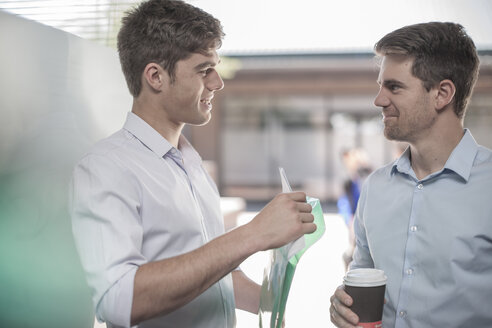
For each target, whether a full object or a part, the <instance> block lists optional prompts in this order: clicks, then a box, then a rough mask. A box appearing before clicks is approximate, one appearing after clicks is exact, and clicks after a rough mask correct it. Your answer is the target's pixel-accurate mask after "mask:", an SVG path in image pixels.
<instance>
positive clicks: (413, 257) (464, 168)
mask: <svg viewBox="0 0 492 328" xmlns="http://www.w3.org/2000/svg"><path fill="white" fill-rule="evenodd" d="M375 50H376V53H377V55H378V56H379V57H380V59H381V67H380V72H379V77H378V83H379V85H380V90H379V93H378V95H377V96H376V99H375V101H374V104H375V105H376V106H378V107H380V108H381V111H382V115H383V122H384V135H385V136H386V138H388V139H390V140H398V141H405V142H408V143H409V147H408V148H407V149H406V151H405V152H404V153H403V154H402V156H401V157H400V158H399V159H397V160H396V161H395V162H394V163H391V164H389V165H387V166H385V167H383V168H381V169H379V170H377V171H375V172H374V173H373V174H372V175H371V176H369V178H368V179H367V180H366V182H365V184H364V186H363V188H362V193H361V196H360V199H359V204H358V208H357V212H356V216H355V224H354V229H355V235H356V249H355V253H354V257H353V261H352V263H351V264H350V268H351V269H354V268H364V267H370V268H372V267H374V268H377V269H382V270H384V271H385V273H386V275H387V277H388V282H387V288H386V304H385V306H384V313H383V327H385V328H386V327H419V328H421V327H489V326H490V323H491V322H492V311H490V307H489V306H486V305H485V304H490V298H491V297H492V284H491V281H492V202H491V200H492V152H491V151H490V150H489V149H486V148H484V147H482V146H480V145H478V144H477V143H476V142H475V140H474V139H473V137H472V135H471V132H470V131H469V130H467V129H464V126H463V119H464V116H465V111H466V107H467V103H468V101H469V98H470V95H471V93H472V89H473V86H474V84H475V81H476V79H477V75H478V65H479V60H478V56H477V52H476V49H475V45H474V43H473V41H472V40H471V38H470V37H469V36H468V35H467V34H466V32H465V30H464V28H463V27H462V26H461V25H459V24H453V23H438V22H435V23H426V24H416V25H411V26H406V27H403V28H401V29H398V30H396V31H393V32H391V33H389V34H388V35H386V36H385V37H383V38H382V39H381V40H380V41H379V42H377V43H376V46H375ZM352 302H353V300H352V298H351V297H350V296H349V295H348V294H347V293H345V292H344V291H343V287H339V288H338V289H337V290H336V291H335V294H334V295H333V296H332V297H331V307H330V313H331V321H332V322H333V323H334V324H335V325H336V326H337V327H356V326H357V324H358V321H359V319H358V317H357V315H356V314H355V313H353V312H352V311H351V310H350V306H351V305H352Z"/></svg>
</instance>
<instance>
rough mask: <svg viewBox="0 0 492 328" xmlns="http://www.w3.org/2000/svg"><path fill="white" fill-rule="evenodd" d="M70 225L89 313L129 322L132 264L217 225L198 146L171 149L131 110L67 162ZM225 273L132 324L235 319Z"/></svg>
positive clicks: (201, 237) (203, 326)
mask: <svg viewBox="0 0 492 328" xmlns="http://www.w3.org/2000/svg"><path fill="white" fill-rule="evenodd" d="M72 188H73V189H72V201H71V211H72V212H71V214H72V229H73V233H74V237H75V242H76V245H77V249H78V251H79V254H80V258H81V261H82V265H83V267H84V270H85V271H86V275H87V280H88V283H89V286H90V287H91V289H92V293H93V303H94V306H95V312H96V316H97V318H98V319H99V320H101V321H106V323H107V326H108V327H109V328H117V327H118V328H119V327H129V326H130V314H131V306H132V300H133V285H134V277H135V273H136V271H137V269H138V267H139V266H141V265H143V264H145V263H148V262H152V261H159V260H162V259H166V258H170V257H174V256H178V255H181V254H184V253H187V252H190V251H192V250H194V249H196V248H199V247H201V246H203V245H204V244H206V243H207V242H209V241H210V240H212V239H214V238H216V237H218V236H220V235H222V234H223V233H224V224H223V219H222V214H221V211H220V197H219V193H218V191H217V187H216V186H215V183H214V182H213V181H212V179H211V178H210V176H209V175H208V173H207V172H206V171H205V169H204V168H203V166H202V160H201V158H200V156H199V155H198V153H197V152H196V151H195V150H194V149H193V147H192V146H191V145H190V144H189V143H188V141H187V140H186V139H185V138H184V137H183V136H181V137H180V139H179V145H178V149H176V148H174V147H173V146H172V145H171V144H170V143H169V142H168V141H167V140H166V139H164V138H163V137H162V136H161V135H160V134H159V133H158V132H157V131H156V130H154V129H153V128H152V127H151V126H150V125H148V124H147V123H146V122H145V121H143V120H142V119H141V118H140V117H138V116H137V115H135V114H133V113H131V112H130V113H128V117H127V121H126V123H125V126H124V128H123V129H121V130H120V131H118V132H116V133H115V134H113V135H112V136H110V137H108V138H106V139H104V140H102V141H100V142H99V143H97V144H96V145H95V146H94V148H93V149H92V150H91V151H90V152H89V153H88V154H87V155H85V156H84V157H83V158H82V159H81V160H80V162H79V163H78V165H77V166H76V167H75V169H74V174H73V183H72ZM232 285H233V284H232V277H231V275H230V274H228V275H227V276H225V277H224V278H223V279H221V280H220V281H218V282H217V283H216V284H214V285H212V286H211V287H210V288H209V289H208V290H206V291H205V292H204V293H202V294H201V295H200V296H198V297H197V298H195V299H194V300H193V301H191V302H190V303H188V304H186V305H184V306H183V307H181V308H179V309H177V310H176V311H174V312H172V313H169V314H167V315H164V316H160V317H156V318H154V319H152V320H147V321H145V322H142V323H141V324H139V325H138V327H139V328H154V327H159V328H171V327H172V328H174V327H200V328H217V327H227V328H231V327H234V326H235V321H236V316H235V303H234V293H233V289H232V288H233V286H232Z"/></svg>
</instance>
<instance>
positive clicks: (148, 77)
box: [71, 0, 316, 328]
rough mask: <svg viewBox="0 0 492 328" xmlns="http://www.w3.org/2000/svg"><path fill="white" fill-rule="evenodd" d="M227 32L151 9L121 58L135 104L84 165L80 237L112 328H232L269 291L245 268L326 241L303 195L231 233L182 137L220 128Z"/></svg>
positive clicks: (76, 228) (76, 216) (282, 198)
mask: <svg viewBox="0 0 492 328" xmlns="http://www.w3.org/2000/svg"><path fill="white" fill-rule="evenodd" d="M222 37H223V32H222V27H221V25H220V22H219V21H218V20H217V19H215V18H213V17H212V16H211V15H209V14H208V13H205V12H204V11H202V10H201V9H198V8H196V7H194V6H192V5H189V4H186V3H184V2H182V1H171V0H169V1H168V0H150V1H146V2H142V3H141V4H140V5H139V6H138V7H137V8H135V9H134V10H132V11H131V12H130V13H128V14H127V16H125V17H124V18H123V24H122V27H121V30H120V32H119V34H118V51H119V56H120V61H121V65H122V70H123V72H124V75H125V78H126V81H127V84H128V87H129V90H130V93H131V94H132V95H133V97H134V101H133V106H132V110H131V112H130V113H128V117H127V120H126V122H125V125H124V127H123V129H121V130H120V131H118V132H116V133H115V134H113V135H112V136H110V137H108V138H106V139H104V140H102V141H100V142H99V143H97V144H96V145H95V146H94V147H93V149H92V150H91V151H90V152H89V153H88V154H86V155H85V156H84V157H83V158H82V159H81V160H80V162H79V163H78V165H77V166H76V167H75V169H74V173H73V179H72V180H73V181H72V182H73V183H72V202H71V214H72V225H73V227H72V229H73V233H74V236H75V241H76V245H77V249H78V251H79V253H80V257H81V261H82V265H83V267H84V269H85V272H86V275H87V280H88V283H89V286H90V287H91V289H92V296H93V304H94V307H95V311H96V316H97V318H98V320H99V321H105V322H106V323H107V326H108V327H130V326H138V327H160V328H164V327H210V328H216V327H234V325H235V307H236V306H237V307H238V308H240V309H243V310H247V311H250V312H252V313H258V308H259V300H260V291H261V287H260V286H259V285H257V284H256V283H254V282H253V281H251V280H250V279H248V278H247V277H246V276H245V275H244V274H243V273H242V272H241V271H240V270H239V269H237V267H238V266H239V265H240V264H241V262H242V261H243V260H245V259H246V258H247V257H249V256H250V255H252V254H253V253H255V252H258V251H262V250H267V249H270V248H276V247H280V246H282V245H284V244H286V243H288V242H291V241H293V240H295V239H297V238H299V237H300V236H302V235H303V234H305V233H311V232H313V231H315V230H316V226H315V224H314V223H313V220H314V217H313V215H312V214H311V206H310V205H309V204H307V203H306V195H305V194H304V193H303V192H292V193H288V194H280V195H278V196H276V197H275V198H274V199H273V200H272V201H271V202H270V203H269V204H267V205H266V206H265V208H264V209H263V210H262V211H261V212H260V213H259V214H258V215H257V216H256V217H255V218H254V219H253V220H252V221H251V222H249V223H248V224H245V225H243V226H240V227H238V228H236V229H234V230H232V231H230V232H228V233H224V224H223V219H222V214H221V211H220V204H219V201H220V197H219V194H218V191H217V187H216V185H215V184H214V183H213V181H212V179H211V178H210V176H209V175H208V174H207V173H206V171H205V169H204V168H203V166H202V161H201V158H200V156H199V155H198V153H197V152H196V151H195V150H194V149H193V147H192V146H191V145H190V143H189V142H188V141H187V140H186V139H185V137H184V136H183V135H182V134H181V132H182V129H183V127H184V125H185V124H193V125H203V124H206V123H207V122H208V121H209V120H210V118H211V111H212V104H211V101H212V98H213V97H214V93H215V92H217V91H219V90H221V89H222V88H223V86H224V84H223V81H222V79H221V78H220V76H219V75H218V73H217V71H216V66H217V65H218V64H219V62H220V59H219V56H218V55H217V52H216V50H217V49H218V48H219V46H220V45H221V40H222Z"/></svg>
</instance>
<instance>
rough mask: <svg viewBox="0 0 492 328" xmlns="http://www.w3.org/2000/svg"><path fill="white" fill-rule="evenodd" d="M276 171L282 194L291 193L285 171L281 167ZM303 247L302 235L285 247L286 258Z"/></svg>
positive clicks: (304, 243)
mask: <svg viewBox="0 0 492 328" xmlns="http://www.w3.org/2000/svg"><path fill="white" fill-rule="evenodd" d="M278 169H279V171H280V179H281V180H282V192H291V191H292V188H291V187H290V183H289V180H288V179H287V175H286V174H285V170H284V169H283V168H282V167H279V168H278ZM305 246H306V242H305V240H304V235H302V236H301V237H299V238H298V239H297V240H294V241H293V242H290V243H289V244H287V245H286V247H287V249H288V253H287V258H288V259H289V260H290V259H291V258H292V256H294V255H295V254H296V253H297V252H299V251H300V250H302V249H303V248H304V247H305Z"/></svg>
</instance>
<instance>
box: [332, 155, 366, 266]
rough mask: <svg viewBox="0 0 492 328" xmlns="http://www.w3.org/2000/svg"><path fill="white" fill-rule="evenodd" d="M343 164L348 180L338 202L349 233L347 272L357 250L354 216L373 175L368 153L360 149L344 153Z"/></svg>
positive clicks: (344, 261) (345, 254)
mask: <svg viewBox="0 0 492 328" xmlns="http://www.w3.org/2000/svg"><path fill="white" fill-rule="evenodd" d="M342 162H343V166H344V168H345V170H346V171H347V175H348V178H347V179H346V180H345V181H344V182H343V192H342V195H341V196H340V197H339V198H338V200H337V208H338V214H340V215H341V216H342V217H343V220H344V222H345V224H346V225H347V229H348V231H349V236H348V238H349V247H348V248H347V250H346V251H345V252H344V253H343V256H342V258H343V263H344V265H345V270H347V268H348V265H349V263H350V262H351V261H352V254H353V252H354V248H355V238H354V224H353V223H354V214H355V210H356V209H357V202H358V201H359V196H360V188H361V186H362V184H363V182H364V180H365V179H366V178H367V176H368V175H369V174H370V173H371V171H372V169H371V165H370V162H369V156H368V155H367V152H366V151H364V150H363V149H360V148H352V149H347V150H344V151H343V152H342Z"/></svg>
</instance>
